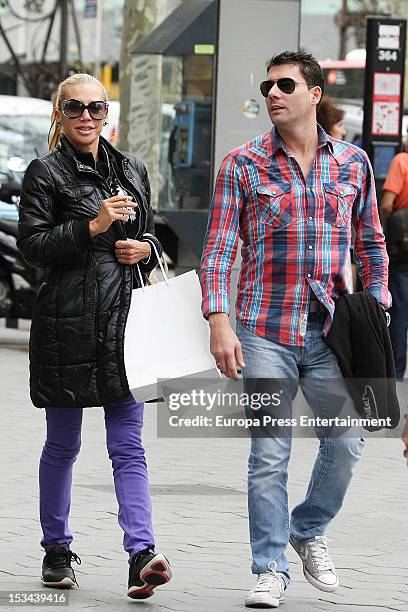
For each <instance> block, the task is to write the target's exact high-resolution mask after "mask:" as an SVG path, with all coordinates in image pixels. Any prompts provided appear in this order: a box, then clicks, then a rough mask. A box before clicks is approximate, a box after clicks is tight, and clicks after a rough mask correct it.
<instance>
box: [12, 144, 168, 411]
mask: <svg viewBox="0 0 408 612" xmlns="http://www.w3.org/2000/svg"><path fill="white" fill-rule="evenodd" d="M101 143H102V144H103V146H104V147H105V149H106V150H107V151H108V153H109V155H110V156H114V158H115V160H116V165H117V167H118V168H119V172H120V176H119V179H120V182H121V183H122V184H123V185H124V187H125V188H126V190H127V191H128V192H129V193H131V194H132V195H133V199H134V200H135V201H136V202H137V203H138V207H137V209H136V210H137V216H136V220H135V221H134V222H133V223H126V224H124V223H122V222H119V221H115V222H114V223H113V224H112V225H111V227H110V228H109V230H108V231H107V232H105V233H103V234H99V235H98V236H95V237H94V238H92V237H91V235H90V233H89V221H90V220H91V219H94V218H95V217H96V216H97V214H98V212H99V208H100V204H101V201H102V200H104V199H107V198H109V197H111V195H112V193H111V192H110V187H109V185H108V183H107V181H106V180H105V178H104V177H102V176H101V175H99V174H98V173H97V172H96V171H95V169H94V168H91V167H90V166H87V165H86V164H84V163H83V162H81V161H80V160H79V159H78V157H77V155H76V152H75V151H74V149H73V148H72V147H71V145H70V143H69V142H68V141H67V140H66V139H65V138H63V139H62V141H61V144H60V145H59V146H58V147H57V149H55V150H54V151H51V152H49V153H47V154H46V155H44V156H43V157H41V158H39V159H36V160H34V161H33V162H31V164H30V165H29V167H28V168H27V171H26V174H25V177H24V182H23V187H22V193H21V203H20V220H19V234H18V242H17V243H18V247H19V249H20V251H21V252H22V254H23V257H24V258H25V260H26V261H27V262H28V263H29V264H31V265H32V266H35V267H39V268H46V269H47V273H46V277H45V281H44V282H43V283H42V285H41V287H40V289H39V292H38V295H37V299H36V303H35V307H34V313H33V318H32V324H31V334H30V392H31V399H32V401H33V403H34V405H35V406H38V407H48V406H55V407H85V406H99V405H104V404H107V403H109V402H112V401H114V400H118V399H123V398H125V397H127V396H128V395H129V386H128V382H127V377H126V372H125V365H124V359H123V344H124V331H125V325H126V319H127V316H128V312H129V306H130V299H131V294H132V288H133V287H134V286H137V274H134V266H131V265H123V264H120V263H119V262H118V261H117V259H116V256H115V242H116V241H117V240H124V239H126V238H132V239H137V240H142V241H143V240H146V241H149V242H151V243H154V244H155V245H156V247H157V249H158V252H159V254H160V255H161V252H162V249H161V246H160V243H159V242H158V240H157V239H156V238H155V237H154V222H153V212H152V209H151V207H150V187H149V180H148V176H147V172H146V168H145V166H144V165H143V164H142V163H141V162H139V161H138V160H137V159H136V158H135V157H134V156H133V155H131V154H129V153H121V152H119V151H116V150H115V149H114V148H113V147H111V145H110V144H109V143H108V142H107V141H106V140H104V139H102V138H101ZM156 263H157V261H156V257H155V255H154V251H153V249H152V254H151V256H150V258H149V260H148V261H147V262H145V263H143V262H140V268H141V270H142V272H143V273H144V274H145V275H146V274H148V273H149V272H150V271H151V270H152V269H153V268H154V267H155V265H156ZM135 350H143V347H140V346H135Z"/></svg>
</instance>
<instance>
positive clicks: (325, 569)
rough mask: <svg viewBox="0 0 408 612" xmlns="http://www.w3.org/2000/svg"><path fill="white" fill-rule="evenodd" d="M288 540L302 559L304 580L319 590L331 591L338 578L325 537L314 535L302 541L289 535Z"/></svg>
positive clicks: (335, 586) (337, 583)
mask: <svg viewBox="0 0 408 612" xmlns="http://www.w3.org/2000/svg"><path fill="white" fill-rule="evenodd" d="M289 542H290V543H291V544H292V546H293V548H294V549H295V550H296V552H297V554H298V555H299V557H300V558H301V560H302V563H303V573H304V575H305V578H306V580H308V581H309V582H310V584H312V585H313V586H314V587H316V588H317V589H320V590H321V591H326V592H327V593H333V592H334V591H335V590H336V589H337V587H338V586H339V578H338V576H337V573H336V568H335V567H334V563H333V561H332V560H331V557H330V554H329V551H328V548H327V539H326V538H325V537H324V536H316V537H315V538H312V539H311V540H304V541H302V540H296V538H294V537H293V536H290V538H289Z"/></svg>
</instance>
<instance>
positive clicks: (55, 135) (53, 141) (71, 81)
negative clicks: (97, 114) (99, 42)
mask: <svg viewBox="0 0 408 612" xmlns="http://www.w3.org/2000/svg"><path fill="white" fill-rule="evenodd" d="M81 83H93V84H94V85H98V86H99V87H100V88H101V91H102V94H103V99H104V101H105V102H107V101H108V94H107V92H106V89H105V87H104V86H103V84H102V83H101V82H100V81H98V79H96V78H95V77H93V76H92V75H91V74H85V73H79V74H73V75H71V76H69V77H68V78H66V79H65V81H62V82H61V83H60V84H59V85H58V88H57V91H56V92H55V94H54V96H53V105H54V108H53V111H52V115H51V127H50V131H49V134H48V148H49V149H55V147H56V146H57V145H58V144H59V142H60V140H61V136H62V135H63V129H62V124H61V122H60V121H57V114H56V111H57V110H59V109H60V107H61V103H62V102H63V101H64V100H67V95H68V89H69V87H70V86H71V85H80V84H81Z"/></svg>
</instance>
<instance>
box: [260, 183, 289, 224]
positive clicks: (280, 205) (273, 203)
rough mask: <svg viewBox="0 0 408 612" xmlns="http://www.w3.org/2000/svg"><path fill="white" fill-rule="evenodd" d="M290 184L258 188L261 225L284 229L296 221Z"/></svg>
mask: <svg viewBox="0 0 408 612" xmlns="http://www.w3.org/2000/svg"><path fill="white" fill-rule="evenodd" d="M291 190H292V186H291V184H290V183H279V184H277V183H276V184H275V183H270V184H267V185H257V186H256V197H257V203H258V208H259V218H260V221H261V223H264V224H265V225H269V226H271V227H284V226H286V225H289V224H290V223H292V222H293V221H294V216H293V210H292V197H291Z"/></svg>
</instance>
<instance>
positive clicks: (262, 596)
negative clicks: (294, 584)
mask: <svg viewBox="0 0 408 612" xmlns="http://www.w3.org/2000/svg"><path fill="white" fill-rule="evenodd" d="M268 567H269V569H270V571H269V572H266V573H265V574H259V575H258V581H257V583H256V585H255V586H254V587H253V588H252V589H251V590H250V591H248V593H247V595H246V597H245V605H246V607H247V608H277V607H278V606H279V604H281V603H283V598H284V595H283V593H284V591H285V582H284V580H283V578H282V576H281V574H278V573H277V572H276V561H271V563H270V564H269V565H268Z"/></svg>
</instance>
